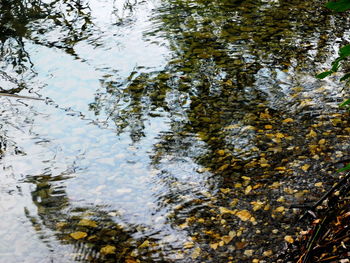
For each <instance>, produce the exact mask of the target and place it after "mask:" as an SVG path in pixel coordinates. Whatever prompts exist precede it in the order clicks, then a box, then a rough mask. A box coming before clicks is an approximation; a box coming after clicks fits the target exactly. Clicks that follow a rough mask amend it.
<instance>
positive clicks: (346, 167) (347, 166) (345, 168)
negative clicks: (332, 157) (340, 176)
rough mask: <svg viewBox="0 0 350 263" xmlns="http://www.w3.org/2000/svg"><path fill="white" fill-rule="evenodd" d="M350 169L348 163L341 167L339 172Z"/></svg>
mask: <svg viewBox="0 0 350 263" xmlns="http://www.w3.org/2000/svg"><path fill="white" fill-rule="evenodd" d="M348 170H350V163H349V164H347V165H346V166H345V167H343V168H341V169H339V170H338V171H337V172H338V173H340V172H345V171H348Z"/></svg>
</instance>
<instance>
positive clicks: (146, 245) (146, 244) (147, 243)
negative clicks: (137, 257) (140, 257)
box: [139, 240, 150, 248]
mask: <svg viewBox="0 0 350 263" xmlns="http://www.w3.org/2000/svg"><path fill="white" fill-rule="evenodd" d="M149 245H150V243H149V241H148V240H145V241H144V242H143V243H142V244H141V245H140V246H139V248H145V247H149Z"/></svg>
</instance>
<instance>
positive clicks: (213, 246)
mask: <svg viewBox="0 0 350 263" xmlns="http://www.w3.org/2000/svg"><path fill="white" fill-rule="evenodd" d="M209 246H210V247H211V248H212V249H214V250H216V249H217V248H218V246H219V243H212V244H210V245H209Z"/></svg>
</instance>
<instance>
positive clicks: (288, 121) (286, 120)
mask: <svg viewBox="0 0 350 263" xmlns="http://www.w3.org/2000/svg"><path fill="white" fill-rule="evenodd" d="M283 122H284V123H290V122H294V120H293V119H292V118H287V119H285V120H283Z"/></svg>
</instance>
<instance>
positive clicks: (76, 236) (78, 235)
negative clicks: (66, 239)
mask: <svg viewBox="0 0 350 263" xmlns="http://www.w3.org/2000/svg"><path fill="white" fill-rule="evenodd" d="M70 236H71V237H72V238H74V239H82V238H84V237H87V233H85V232H81V231H78V232H74V233H71V234H70Z"/></svg>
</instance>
